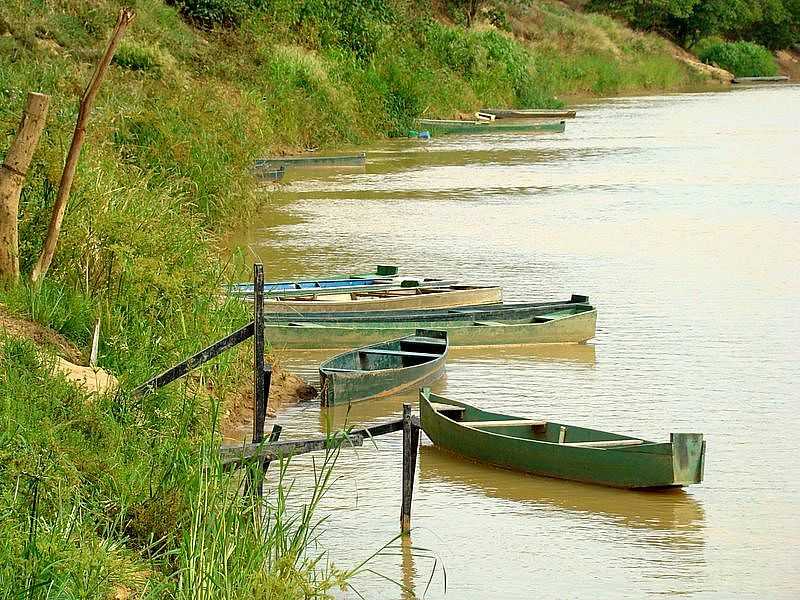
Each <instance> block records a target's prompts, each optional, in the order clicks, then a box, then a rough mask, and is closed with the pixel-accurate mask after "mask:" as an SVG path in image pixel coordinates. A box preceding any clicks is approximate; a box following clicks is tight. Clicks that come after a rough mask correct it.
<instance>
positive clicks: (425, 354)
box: [358, 348, 441, 358]
mask: <svg viewBox="0 0 800 600" xmlns="http://www.w3.org/2000/svg"><path fill="white" fill-rule="evenodd" d="M358 352H359V353H362V354H382V355H385V356H418V357H421V358H439V357H440V356H441V354H431V353H430V352H409V351H408V350H380V349H378V348H364V349H363V350H359V351H358Z"/></svg>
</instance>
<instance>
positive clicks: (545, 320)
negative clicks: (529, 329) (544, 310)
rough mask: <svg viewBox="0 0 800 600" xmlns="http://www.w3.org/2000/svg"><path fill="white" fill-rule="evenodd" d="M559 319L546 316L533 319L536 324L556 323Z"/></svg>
mask: <svg viewBox="0 0 800 600" xmlns="http://www.w3.org/2000/svg"><path fill="white" fill-rule="evenodd" d="M557 318H558V317H548V316H545V315H537V316H535V317H533V322H534V323H548V322H550V321H555V320H556V319H557Z"/></svg>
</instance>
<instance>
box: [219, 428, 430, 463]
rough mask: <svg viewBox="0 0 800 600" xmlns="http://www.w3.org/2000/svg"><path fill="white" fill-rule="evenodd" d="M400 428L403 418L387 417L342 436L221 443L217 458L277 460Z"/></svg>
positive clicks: (359, 441)
mask: <svg viewBox="0 0 800 600" xmlns="http://www.w3.org/2000/svg"><path fill="white" fill-rule="evenodd" d="M415 419H416V417H412V423H415V424H416V425H419V419H416V420H415ZM402 429H403V421H402V420H396V421H389V422H388V423H381V424H380V425H373V426H371V427H365V428H364V429H357V430H354V431H351V432H350V433H349V434H348V435H347V436H346V439H344V440H343V439H342V436H338V437H327V438H325V437H320V438H312V439H306V440H295V441H290V442H278V443H275V444H272V443H264V444H252V443H251V444H244V445H240V446H222V447H221V448H220V449H219V454H220V459H221V461H222V464H223V465H226V466H228V467H232V468H237V467H240V466H242V465H243V464H245V463H246V462H247V461H248V460H249V459H253V458H260V459H262V460H270V461H272V460H278V459H280V458H281V457H289V456H298V455H300V454H307V453H308V452H316V451H318V450H326V449H330V448H335V447H336V446H337V445H339V444H341V445H342V447H347V446H348V445H352V446H362V445H363V444H364V440H365V439H369V438H373V437H378V436H381V435H386V434H388V433H394V432H396V431H401V430H402Z"/></svg>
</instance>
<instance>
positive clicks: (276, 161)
mask: <svg viewBox="0 0 800 600" xmlns="http://www.w3.org/2000/svg"><path fill="white" fill-rule="evenodd" d="M366 164H367V153H366V152H359V153H358V154H341V155H338V156H273V157H269V158H262V159H259V160H257V161H256V164H255V166H256V168H257V169H258V168H272V169H278V168H280V167H284V168H299V167H363V166H364V165H366Z"/></svg>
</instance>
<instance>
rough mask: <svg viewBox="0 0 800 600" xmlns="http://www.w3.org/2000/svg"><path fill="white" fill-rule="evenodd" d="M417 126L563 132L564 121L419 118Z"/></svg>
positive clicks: (434, 130) (442, 130) (439, 130)
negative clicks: (533, 121)
mask: <svg viewBox="0 0 800 600" xmlns="http://www.w3.org/2000/svg"><path fill="white" fill-rule="evenodd" d="M417 126H418V127H419V128H420V129H427V130H428V131H430V132H431V133H432V134H439V135H442V134H448V133H463V134H466V133H469V134H472V133H513V132H520V133H524V132H530V133H536V132H553V133H563V132H564V130H565V128H566V123H565V122H564V121H545V122H537V123H530V122H529V123H492V122H490V121H457V120H446V119H418V121H417Z"/></svg>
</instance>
